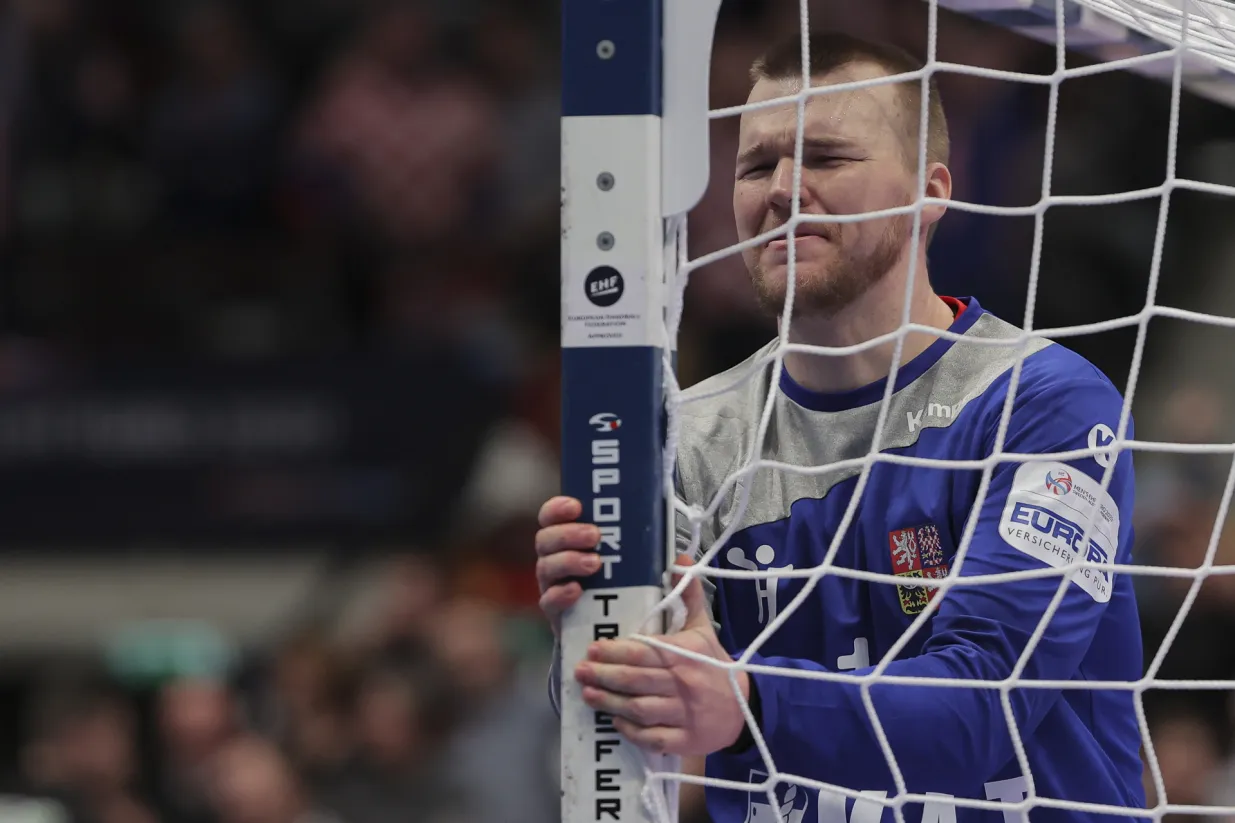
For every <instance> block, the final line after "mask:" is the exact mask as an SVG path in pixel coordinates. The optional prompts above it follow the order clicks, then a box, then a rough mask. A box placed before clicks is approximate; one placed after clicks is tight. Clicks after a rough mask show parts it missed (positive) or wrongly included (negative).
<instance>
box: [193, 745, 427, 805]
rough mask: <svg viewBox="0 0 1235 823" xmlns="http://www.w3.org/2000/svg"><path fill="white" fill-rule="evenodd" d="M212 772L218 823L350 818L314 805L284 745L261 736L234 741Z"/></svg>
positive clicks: (214, 765)
mask: <svg viewBox="0 0 1235 823" xmlns="http://www.w3.org/2000/svg"><path fill="white" fill-rule="evenodd" d="M212 772H213V779H212V789H213V791H212V798H213V801H214V806H215V807H216V808H217V810H218V823H344V822H343V821H341V820H340V818H338V817H337V816H336V815H334V814H333V813H331V812H328V811H325V810H321V809H317V808H314V806H313V804H312V803H311V802H310V800H309V799H308V796H307V795H306V793H305V790H304V787H303V786H301V784H300V782H299V780H298V779H297V778H296V775H295V773H294V772H293V771H292V769H291V767H290V766H289V765H288V763H287V761H286V759H285V758H284V757H283V755H282V753H280V751H279V749H278V748H277V747H276V746H274V745H273V744H271V743H270V742H269V741H267V740H264V739H262V738H260V737H257V736H253V735H244V736H241V737H238V738H236V739H234V740H232V741H230V742H228V743H227V744H226V745H225V746H223V747H222V748H221V749H220V750H219V752H218V754H217V756H216V760H215V762H214V764H213V769H212ZM405 819H406V820H411V819H413V818H411V817H408V818H405Z"/></svg>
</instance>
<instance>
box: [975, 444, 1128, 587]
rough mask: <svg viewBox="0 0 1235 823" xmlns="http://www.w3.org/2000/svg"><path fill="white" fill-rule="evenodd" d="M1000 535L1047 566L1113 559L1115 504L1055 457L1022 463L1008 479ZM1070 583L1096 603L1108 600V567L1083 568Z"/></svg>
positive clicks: (1116, 538) (1116, 542) (1110, 581)
mask: <svg viewBox="0 0 1235 823" xmlns="http://www.w3.org/2000/svg"><path fill="white" fill-rule="evenodd" d="M999 535H1000V537H1002V538H1003V541H1004V542H1005V543H1007V544H1008V545H1009V546H1011V547H1013V548H1014V549H1016V550H1018V551H1020V552H1022V553H1024V554H1027V555H1029V556H1030V557H1034V558H1036V559H1038V560H1040V561H1042V562H1043V563H1045V564H1047V565H1048V566H1053V567H1055V568H1064V567H1068V566H1073V565H1076V564H1077V563H1083V562H1090V563H1112V562H1114V557H1115V555H1116V553H1117V552H1118V551H1119V507H1118V506H1117V505H1116V504H1115V500H1114V499H1113V498H1112V497H1111V495H1110V493H1109V492H1107V491H1105V490H1103V489H1102V484H1101V483H1099V482H1098V481H1097V480H1094V479H1093V478H1092V477H1090V476H1089V475H1087V474H1085V472H1083V471H1080V470H1079V469H1077V468H1075V467H1073V466H1068V465H1066V464H1064V463H1059V462H1057V461H1038V462H1032V463H1023V464H1021V466H1020V467H1019V468H1017V470H1016V474H1015V475H1014V477H1013V479H1012V489H1011V491H1009V492H1008V499H1007V502H1006V503H1005V504H1004V509H1003V515H1002V517H1000V519H999ZM1071 574H1072V582H1073V583H1075V584H1076V585H1077V586H1079V587H1080V588H1081V589H1082V590H1083V591H1084V592H1086V593H1087V594H1088V595H1089V596H1090V597H1092V598H1093V599H1094V600H1096V601H1097V602H1099V603H1106V602H1108V601H1109V600H1110V599H1111V592H1112V589H1113V583H1114V575H1113V574H1112V573H1111V570H1110V569H1096V568H1091V567H1083V568H1080V569H1078V570H1076V571H1075V572H1072V573H1071Z"/></svg>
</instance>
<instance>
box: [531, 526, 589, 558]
mask: <svg viewBox="0 0 1235 823" xmlns="http://www.w3.org/2000/svg"><path fill="white" fill-rule="evenodd" d="M599 542H600V529H599V528H597V527H596V526H593V525H592V524H591V523H559V524H558V525H556V526H546V527H545V528H543V529H541V530H540V531H538V532H536V554H538V555H540V556H541V557H544V556H545V555H549V554H555V553H557V552H560V551H566V550H567V549H594V548H596V544H597V543H599Z"/></svg>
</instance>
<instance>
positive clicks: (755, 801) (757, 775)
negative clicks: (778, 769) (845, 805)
mask: <svg viewBox="0 0 1235 823" xmlns="http://www.w3.org/2000/svg"><path fill="white" fill-rule="evenodd" d="M767 778H768V776H767V774H765V773H764V772H760V771H756V770H754V769H751V772H750V782H751V783H762V782H763V781H764V780H767ZM772 796H773V797H774V798H775V799H776V806H775V807H773V806H770V805H768V793H767V792H762V791H759V792H749V793H748V794H747V799H746V820H745V821H743V823H803V820H804V819H805V817H806V807H807V806H808V805H810V798H809V796H808V795H807V794H806V790H805V789H803V788H802V787H801V786H795V785H792V784H790V785H784V784H778V785H777V786H776V788H775V789H773V791H772Z"/></svg>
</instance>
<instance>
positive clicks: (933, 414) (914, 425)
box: [905, 403, 961, 434]
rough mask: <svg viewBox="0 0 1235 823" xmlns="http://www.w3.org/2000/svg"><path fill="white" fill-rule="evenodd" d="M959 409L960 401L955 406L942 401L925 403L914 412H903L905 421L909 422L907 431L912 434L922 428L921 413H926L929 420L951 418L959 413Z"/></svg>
mask: <svg viewBox="0 0 1235 823" xmlns="http://www.w3.org/2000/svg"><path fill="white" fill-rule="evenodd" d="M960 410H961V404H960V403H957V404H956V405H955V406H945V405H944V404H943V403H927V404H926V406H925V407H923V408H921V409H918V410H917V411H916V412H905V418H906V421H907V422H908V423H909V433H910V434H913V433H914V432H916V431H917V430H918V429H920V428H922V416H923V415H926V417H927V418H928V419H931V420H951V419H952V418H954V417H956V415H958V414H959V413H960Z"/></svg>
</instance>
